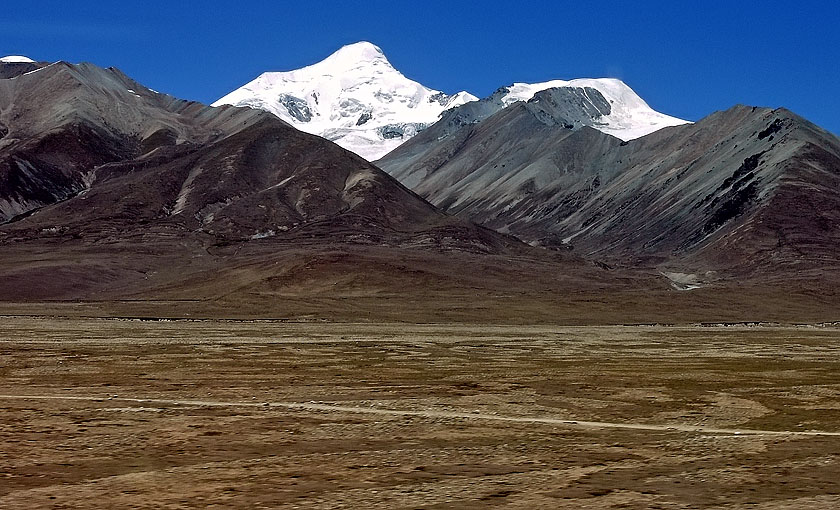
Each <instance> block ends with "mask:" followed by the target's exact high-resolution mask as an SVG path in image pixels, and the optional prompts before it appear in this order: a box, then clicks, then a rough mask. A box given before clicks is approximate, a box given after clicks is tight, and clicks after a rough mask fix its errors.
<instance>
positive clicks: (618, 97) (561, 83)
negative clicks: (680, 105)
mask: <svg viewBox="0 0 840 510" xmlns="http://www.w3.org/2000/svg"><path fill="white" fill-rule="evenodd" d="M555 87H580V88H584V87H591V88H593V89H595V90H597V91H598V92H600V93H601V94H602V95H603V96H604V98H605V99H606V100H607V101H609V103H610V113H609V115H604V116H602V117H601V118H600V119H598V120H599V122H598V124H596V125H593V126H592V127H594V128H595V129H597V130H599V131H601V132H603V133H607V134H609V135H613V136H614V137H616V138H619V139H621V140H624V141H627V140H633V139H635V138H640V137H642V136H645V135H648V134H650V133H653V132H654V131H658V130H660V129H662V128H665V127H669V126H679V125H681V124H689V121H687V120H683V119H678V118H676V117H671V116H669V115H665V114H664V113H659V112H657V111H656V110H654V109H653V108H651V107H650V106H648V104H647V103H646V102H645V101H644V100H643V99H642V98H641V97H639V95H638V94H636V93H635V92H634V91H633V89H631V88H630V87H628V86H627V85H626V84H625V83H624V82H623V81H621V80H618V79H615V78H597V79H592V78H581V79H577V80H569V81H565V80H552V81H547V82H543V83H533V84H531V83H514V84H513V85H510V86H508V87H505V89H506V90H507V92H506V93H505V94H504V95H503V96H502V103H503V104H504V106H508V105H511V104H513V103H515V102H517V101H528V100H530V99H531V98H533V97H534V94H536V93H537V92H540V91H542V90H546V89H550V88H555Z"/></svg>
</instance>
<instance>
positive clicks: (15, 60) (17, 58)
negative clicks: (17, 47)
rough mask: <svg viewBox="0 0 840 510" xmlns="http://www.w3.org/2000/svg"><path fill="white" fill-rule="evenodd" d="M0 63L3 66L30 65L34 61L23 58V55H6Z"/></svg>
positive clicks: (0, 59)
mask: <svg viewBox="0 0 840 510" xmlns="http://www.w3.org/2000/svg"><path fill="white" fill-rule="evenodd" d="M0 62H2V63H3V64H31V63H33V62H35V61H34V60H32V59H31V58H29V57H24V56H23V55H8V56H6V57H1V58H0Z"/></svg>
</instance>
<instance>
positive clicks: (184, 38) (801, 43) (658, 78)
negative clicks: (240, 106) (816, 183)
mask: <svg viewBox="0 0 840 510" xmlns="http://www.w3.org/2000/svg"><path fill="white" fill-rule="evenodd" d="M634 3H635V2H612V1H600V2H584V1H580V0H578V1H575V2H564V1H535V2H496V1H484V2H475V3H466V2H455V1H451V2H439V1H432V0H429V1H423V2H406V1H397V0H389V1H366V2H347V1H335V2H329V1H328V2H319V1H306V2H282V1H261V0H250V1H243V2H235V1H234V2H231V1H226V2H212V1H204V2H197V1H196V2H191V1H180V2H179V1H177V0H170V1H166V2H163V1H159V0H147V1H143V2H133V1H123V2H104V1H102V0H74V1H67V0H64V1H59V2H53V1H37V0H29V1H26V2H24V1H13V2H7V3H6V5H5V6H4V7H3V8H2V10H1V11H2V12H0V56H2V55H5V54H24V55H28V56H30V57H32V58H35V59H38V60H49V61H53V60H59V59H63V60H68V61H72V62H80V61H89V62H94V63H96V64H99V65H102V66H116V67H119V68H121V69H122V70H123V71H125V72H126V73H127V74H129V75H131V76H132V77H134V78H135V79H137V80H138V81H140V82H142V83H143V84H145V85H147V86H149V87H151V88H153V89H156V90H159V91H162V92H167V93H170V94H173V95H176V96H179V97H183V98H187V99H195V100H199V101H203V102H211V101H213V100H215V99H217V98H218V97H220V96H222V95H224V94H225V93H227V92H229V91H230V90H232V89H234V88H236V87H238V86H240V85H242V84H244V83H245V82H247V81H249V80H251V79H252V78H254V77H255V76H257V75H258V74H259V73H260V72H262V71H267V70H275V71H279V70H288V69H294V68H297V67H302V66H304V65H307V64H310V63H314V62H316V61H318V60H320V59H322V58H323V57H326V56H327V55H328V54H330V53H331V52H332V51H334V50H336V49H337V48H339V47H340V46H342V45H343V44H347V43H351V42H356V41H359V40H368V41H371V42H373V43H375V44H377V45H379V46H380V47H381V48H382V49H383V50H384V51H385V53H386V55H387V56H388V58H389V59H390V60H391V62H392V63H393V64H394V66H395V67H396V68H397V69H399V70H401V71H402V72H403V73H404V74H405V75H407V76H408V77H410V78H413V79H415V80H418V81H420V82H421V83H423V84H425V85H427V86H429V87H433V88H437V89H441V90H444V91H447V92H455V91H458V90H462V89H466V90H469V91H470V92H472V93H474V94H476V95H478V96H484V95H487V94H489V93H491V92H492V91H493V90H495V89H496V88H498V87H499V86H502V85H505V84H508V83H511V82H513V81H528V82H534V81H543V80H549V79H554V78H563V79H571V78H583V77H592V78H595V77H604V76H610V77H617V78H621V79H623V80H624V81H625V82H627V84H628V85H630V86H631V87H633V88H634V89H635V90H636V91H637V92H638V93H639V94H640V95H641V96H642V97H643V98H644V99H645V100H646V101H647V102H648V103H649V104H650V105H651V106H652V107H654V108H656V109H658V110H660V111H663V112H665V113H668V114H671V115H676V116H679V117H683V118H687V119H691V120H696V119H698V118H700V117H703V116H705V115H707V114H709V113H711V112H712V111H714V110H719V109H724V108H728V107H729V106H731V105H733V104H736V103H745V104H750V105H761V106H771V107H775V106H785V107H788V108H790V109H792V110H793V111H795V112H796V113H799V114H800V115H803V116H805V117H807V118H808V119H810V120H812V121H814V122H816V123H817V124H820V125H821V126H823V127H825V128H827V129H829V130H831V131H833V132H835V133H840V100H838V94H840V2H836V1H808V0H801V1H797V2H781V1H775V0H768V1H764V2H741V1H732V0H730V1H727V2H702V1H701V2H680V1H673V0H672V1H669V2H658V1H649V2H638V4H639V5H633V4H634Z"/></svg>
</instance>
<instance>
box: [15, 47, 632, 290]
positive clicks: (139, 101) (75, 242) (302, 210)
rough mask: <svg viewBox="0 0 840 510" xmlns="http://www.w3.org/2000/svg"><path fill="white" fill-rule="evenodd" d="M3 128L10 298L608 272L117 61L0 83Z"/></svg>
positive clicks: (598, 278)
mask: <svg viewBox="0 0 840 510" xmlns="http://www.w3.org/2000/svg"><path fill="white" fill-rule="evenodd" d="M6 65H19V64H18V63H13V64H0V67H2V66H6ZM10 74H15V73H10ZM0 123H2V126H3V130H2V138H0V206H1V207H0V222H2V223H0V250H2V252H3V254H4V256H3V261H2V263H0V295H2V296H3V299H4V300H6V301H9V300H12V301H15V300H24V301H26V300H33V299H35V300H38V299H59V300H61V299H126V298H132V299H140V300H148V299H163V298H167V299H170V298H171V299H178V300H184V299H186V300H188V301H193V300H197V301H205V300H211V301H212V300H217V299H222V298H223V297H224V298H225V299H235V300H239V299H240V298H241V297H242V296H245V295H250V296H264V298H262V299H269V300H275V299H281V301H282V299H285V298H282V297H281V296H288V295H295V296H298V299H300V296H310V297H311V296H316V295H321V294H328V295H330V296H332V297H335V296H339V295H344V296H352V295H355V294H357V293H363V294H365V295H370V294H371V293H373V294H376V293H379V292H386V293H394V292H396V291H397V290H398V289H399V291H400V292H404V291H405V290H406V289H407V288H426V287H428V288H429V289H449V290H446V292H450V291H452V289H456V290H455V291H454V292H455V293H456V294H458V295H460V294H461V293H463V292H464V291H465V289H481V288H484V287H485V286H488V288H489V289H498V288H508V287H509V286H510V284H511V282H514V281H522V274H524V273H527V272H528V271H529V270H528V269H526V268H530V267H540V266H544V265H549V266H551V267H553V268H555V269H554V271H553V272H554V273H555V274H556V275H557V278H555V279H553V280H552V281H551V282H550V283H548V284H547V285H549V286H554V285H559V286H560V287H561V288H562V287H564V286H567V285H571V286H572V287H574V288H588V287H590V286H592V285H601V284H603V283H604V282H606V281H614V280H615V279H614V278H613V277H612V276H611V275H609V274H607V273H606V272H605V271H603V270H600V269H598V268H597V267H596V266H594V265H591V264H588V263H586V262H584V261H583V260H581V259H578V258H575V257H569V256H562V257H557V256H547V255H546V253H545V252H544V251H542V250H535V249H532V248H529V247H527V246H525V245H523V244H521V243H519V242H518V241H516V240H515V239H513V238H511V237H509V236H504V235H500V234H498V233H496V232H493V231H491V230H488V229H485V228H481V227H478V226H476V225H474V224H472V223H469V222H467V221H464V220H461V219H458V218H456V217H453V216H450V215H447V214H444V213H442V212H441V211H439V210H438V209H436V208H435V207H434V206H432V205H431V204H429V203H428V202H426V201H425V200H423V199H422V198H420V197H419V196H417V195H415V194H414V193H413V192H411V191H409V190H408V189H407V188H405V187H404V186H402V185H401V184H399V183H398V182H397V181H396V180H395V179H393V178H392V177H390V176H389V175H387V174H386V173H384V172H383V171H381V170H380V169H378V168H377V167H375V166H373V165H372V164H370V163H368V162H367V161H365V160H364V159H362V158H361V157H359V156H357V155H355V154H353V153H351V152H349V151H346V150H344V149H342V148H341V147H339V146H337V145H335V144H333V143H332V142H329V141H327V140H324V139H322V138H320V137H317V136H314V135H310V134H307V133H303V132H301V131H298V130H296V129H294V128H293V127H291V126H289V125H288V124H286V123H285V122H283V121H282V120H280V119H278V118H277V117H275V116H273V115H270V114H268V113H266V112H262V111H260V110H255V109H249V108H236V107H221V108H212V107H208V106H205V105H201V104H199V103H194V102H188V101H183V100H179V99H176V98H173V97H171V96H168V95H165V94H159V93H157V92H154V91H152V90H149V89H148V88H145V87H143V86H142V85H141V84H139V83H137V82H135V81H134V80H132V79H131V78H129V77H127V76H125V75H124V74H123V73H121V72H120V71H119V70H117V69H113V68H111V69H102V68H99V67H96V66H93V65H90V64H80V65H72V64H67V63H64V62H58V63H54V64H51V65H45V66H42V67H40V68H39V69H36V70H35V71H34V72H29V71H27V72H24V73H17V74H15V76H14V77H11V78H6V79H0ZM510 257H514V258H515V260H516V261H515V262H513V263H511V261H510ZM520 257H522V258H520ZM535 265H536V266H535ZM467 267H482V268H484V270H485V272H484V273H473V272H471V271H470V270H468V269H466V268H467ZM569 275H572V276H569ZM593 282H594V283H593ZM616 284H617V285H618V286H619V287H621V286H622V285H624V284H622V283H620V282H616ZM427 290H428V289H427ZM441 291H442V292H443V290H441ZM493 291H494V290H489V291H487V292H493ZM231 296H239V297H235V298H234V297H231ZM255 299H256V298H255ZM237 302H239V301H237ZM263 305H265V303H263Z"/></svg>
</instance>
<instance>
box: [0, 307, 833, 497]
mask: <svg viewBox="0 0 840 510" xmlns="http://www.w3.org/2000/svg"><path fill="white" fill-rule="evenodd" d="M0 325H2V326H1V327H0V331H2V334H1V335H0V508H4V509H5V508H8V509H17V508H27V509H28V508H316V509H317V508H323V509H327V508H366V509H377V508H383V509H402V508H405V509H409V508H429V509H432V508H488V507H507V508H522V509H526V508H527V509H532V508H575V509H577V508H599V509H600V508H631V509H633V508H638V509H642V508H759V509H792V508H809V509H810V508H826V509H828V508H838V507H840V356H838V354H840V329H836V328H831V327H804V326H802V327H786V328H783V327H769V326H768V327H765V326H757V327H746V326H737V327H699V326H693V327H692V326H684V327H657V326H607V327H559V326H491V325H457V326H443V325H403V324H379V323H377V324H339V323H321V322H317V323H316V322H312V323H306V322H296V323H291V322H280V321H250V322H248V321H184V320H180V321H139V320H118V319H83V318H79V319H54V318H46V317H43V318H38V317H10V316H7V317H2V318H0Z"/></svg>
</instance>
